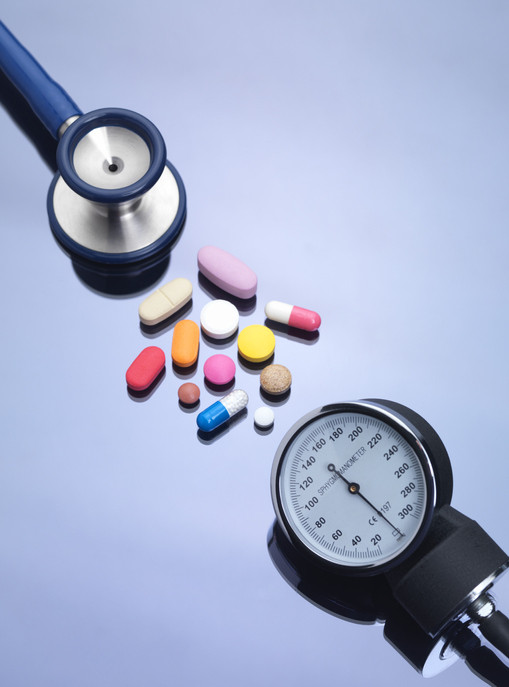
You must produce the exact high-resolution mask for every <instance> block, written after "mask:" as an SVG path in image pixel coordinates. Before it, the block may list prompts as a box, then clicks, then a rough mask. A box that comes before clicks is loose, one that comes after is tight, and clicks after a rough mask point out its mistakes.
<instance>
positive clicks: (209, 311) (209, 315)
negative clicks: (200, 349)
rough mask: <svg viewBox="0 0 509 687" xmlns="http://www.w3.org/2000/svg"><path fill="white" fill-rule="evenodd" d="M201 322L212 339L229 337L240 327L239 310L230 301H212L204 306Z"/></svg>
mask: <svg viewBox="0 0 509 687" xmlns="http://www.w3.org/2000/svg"><path fill="white" fill-rule="evenodd" d="M200 324H201V328H202V329H203V332H204V333H205V334H206V335H207V336H210V338H211V339H227V338H228V337H229V336H233V334H235V332H236V331H237V329H238V327H239V311H238V310H237V308H236V307H235V306H234V305H233V303H230V302H229V301H223V300H221V299H218V300H215V301H210V302H209V303H207V305H205V306H204V307H203V308H202V311H201V313H200Z"/></svg>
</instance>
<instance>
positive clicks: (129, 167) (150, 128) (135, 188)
mask: <svg viewBox="0 0 509 687" xmlns="http://www.w3.org/2000/svg"><path fill="white" fill-rule="evenodd" d="M0 68H1V69H2V71H3V72H4V73H5V75H6V76H7V78H8V79H9V80H10V81H11V83H12V84H13V85H14V86H15V88H16V89H17V90H18V91H19V92H20V93H21V95H23V97H24V98H25V100H26V101H27V103H28V104H29V106H30V107H31V108H32V110H33V111H34V113H35V114H36V115H37V117H38V118H39V119H40V121H41V122H42V123H43V124H44V125H45V127H46V128H47V129H48V130H49V131H50V133H51V134H52V135H53V136H54V138H55V139H57V140H58V147H57V154H56V159H57V167H58V172H57V174H56V175H55V177H54V178H53V181H52V182H51V185H50V189H49V192H48V198H47V210H48V216H49V221H50V226H51V229H52V231H53V234H54V236H55V238H56V239H57V241H58V242H59V244H60V245H61V246H62V248H63V249H64V250H65V252H67V253H68V255H69V256H70V257H71V258H72V260H73V261H74V262H75V263H77V264H78V265H82V266H84V267H85V268H87V269H92V268H97V269H98V270H100V271H102V272H103V273H105V274H106V273H108V272H112V273H122V272H125V271H129V270H131V269H134V270H138V269H140V268H142V267H144V266H148V267H150V266H152V265H154V264H157V263H159V262H160V261H162V260H164V259H165V258H166V257H167V256H168V254H169V251H170V250H171V247H172V246H173V244H174V243H175V241H176V239H177V238H178V236H179V234H180V232H181V230H182V228H183V225H184V222H185V216H186V193H185V189H184V184H183V182H182V179H181V177H180V175H179V174H178V172H177V170H176V169H175V167H174V166H173V165H172V164H171V163H170V162H169V161H168V160H167V159H166V146H165V143H164V140H163V137H162V136H161V133H160V132H159V130H158V129H157V128H156V127H155V126H154V124H152V122H150V121H149V120H148V119H147V118H146V117H143V116H142V115H140V114H138V113H136V112H132V111H131V110H125V109H121V108H104V109H100V110H94V111H93V112H89V113H87V114H83V113H82V112H81V110H80V109H79V108H78V107H77V105H76V104H75V103H74V101H73V100H72V99H71V98H70V97H69V95H68V94H67V93H66V92H65V91H64V90H63V89H62V88H61V87H60V86H59V85H58V84H56V83H55V82H54V81H53V80H52V79H51V78H50V77H49V76H48V74H47V73H46V72H45V71H44V70H43V68H42V67H41V66H40V65H39V64H38V63H37V62H36V60H35V59H34V58H33V56H32V55H31V54H30V53H29V52H28V51H27V50H26V49H25V48H24V47H23V46H22V45H21V44H20V43H19V41H18V40H17V39H16V38H15V37H14V36H13V35H12V33H10V31H9V30H8V29H7V28H6V27H5V26H4V24H2V23H1V22H0Z"/></svg>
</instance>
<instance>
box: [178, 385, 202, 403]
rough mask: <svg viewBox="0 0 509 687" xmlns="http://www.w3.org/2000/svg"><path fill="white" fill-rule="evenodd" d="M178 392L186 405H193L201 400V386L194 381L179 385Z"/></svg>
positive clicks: (180, 399)
mask: <svg viewBox="0 0 509 687" xmlns="http://www.w3.org/2000/svg"><path fill="white" fill-rule="evenodd" d="M177 394H178V397H179V401H180V402H181V403H183V404H184V405H186V406H193V405H194V404H195V403H198V401H199V400H200V388H199V387H197V386H196V384H193V383H192V382H186V383H185V384H182V386H179V390H178V392H177Z"/></svg>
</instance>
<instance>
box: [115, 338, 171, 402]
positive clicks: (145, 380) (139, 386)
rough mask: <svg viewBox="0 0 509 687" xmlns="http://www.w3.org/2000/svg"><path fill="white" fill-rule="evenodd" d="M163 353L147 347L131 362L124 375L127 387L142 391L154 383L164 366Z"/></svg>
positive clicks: (155, 348)
mask: <svg viewBox="0 0 509 687" xmlns="http://www.w3.org/2000/svg"><path fill="white" fill-rule="evenodd" d="M165 363H166V358H165V356H164V351H162V350H161V349H160V348H158V347H157V346H148V347H147V348H144V349H143V350H142V352H141V353H140V354H139V355H138V356H137V357H136V358H135V359H134V360H133V362H132V363H131V365H130V366H129V369H128V370H127V372H126V373H125V381H126V382H127V386H128V387H130V388H131V389H133V390H134V391H144V390H145V389H148V387H149V386H150V385H151V384H152V382H154V381H155V379H156V378H157V375H158V374H159V373H160V372H161V370H162V369H163V367H164V366H165Z"/></svg>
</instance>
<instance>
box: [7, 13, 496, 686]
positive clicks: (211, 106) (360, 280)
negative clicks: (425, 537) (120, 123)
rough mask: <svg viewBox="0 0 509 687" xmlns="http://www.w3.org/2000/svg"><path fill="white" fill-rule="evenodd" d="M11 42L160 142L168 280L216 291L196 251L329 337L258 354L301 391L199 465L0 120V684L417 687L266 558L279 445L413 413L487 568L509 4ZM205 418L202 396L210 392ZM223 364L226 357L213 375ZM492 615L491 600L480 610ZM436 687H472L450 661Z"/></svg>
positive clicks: (245, 20)
mask: <svg viewBox="0 0 509 687" xmlns="http://www.w3.org/2000/svg"><path fill="white" fill-rule="evenodd" d="M2 14H3V16H2V19H3V21H4V22H5V23H6V24H7V26H9V28H10V29H11V30H12V31H13V32H14V33H15V34H16V35H17V36H18V38H19V39H20V40H21V41H22V42H23V43H25V45H26V46H27V47H28V48H29V49H30V50H31V51H32V52H33V54H34V55H35V56H36V57H37V58H38V59H39V60H40V61H41V63H42V64H43V65H44V67H45V68H46V69H47V71H48V72H49V73H50V74H51V75H52V77H53V78H54V79H56V80H57V81H59V82H60V83H61V84H62V85H63V86H64V87H65V88H67V90H68V91H69V92H70V94H71V96H72V97H73V98H74V99H75V100H76V102H77V103H78V104H79V105H80V106H81V108H82V109H83V110H84V111H87V110H92V109H95V108H98V107H106V106H118V107H127V108H131V109H134V110H136V111H139V112H141V113H142V114H145V115H146V116H147V117H149V118H150V119H151V120H152V121H154V123H155V124H156V125H157V126H158V127H159V128H160V130H161V132H162V134H163V136H164V138H165V140H166V143H167V148H168V157H169V159H170V160H171V161H172V162H173V163H174V164H175V166H176V167H177V169H178V170H179V171H180V173H181V175H182V177H183V179H184V183H185V185H186V188H187V192H188V220H187V225H186V228H185V231H184V234H183V235H182V238H181V240H180V241H179V243H178V245H177V246H176V248H175V249H174V251H173V253H172V257H171V261H170V265H169V269H168V271H167V273H166V274H165V275H164V276H163V278H162V279H163V280H164V281H167V280H169V279H171V278H173V277H176V276H186V277H188V278H189V279H191V281H192V282H193V285H194V287H195V291H194V297H193V307H192V310H191V312H190V313H188V317H191V318H194V319H197V318H198V317H199V312H200V309H201V307H202V306H203V305H204V304H205V303H206V302H207V301H208V299H209V294H208V293H207V292H206V291H205V290H204V289H203V288H202V287H201V286H200V285H199V284H198V279H197V268H196V253H197V251H198V249H199V248H200V247H201V246H202V245H205V244H209V243H212V244H216V245H218V246H221V247H223V248H226V249H228V250H230V251H231V252H232V253H234V254H235V255H237V256H238V257H239V258H241V259H243V260H244V261H246V262H247V263H248V264H249V265H250V266H251V267H252V268H253V269H254V270H255V271H256V272H257V273H258V277H259V290H258V298H257V304H256V308H255V309H254V310H253V311H251V312H248V313H243V314H242V319H241V325H242V326H244V325H247V324H252V323H258V322H263V320H264V316H263V305H264V303H265V302H266V301H267V300H270V299H274V298H275V299H279V300H283V301H287V302H293V303H296V304H299V305H302V306H305V307H306V306H307V307H311V308H314V309H316V310H318V311H320V312H321V314H322V317H323V326H322V328H321V331H320V336H319V339H318V340H317V341H316V342H315V343H314V344H313V345H306V344H305V343H303V342H302V341H299V340H294V339H292V338H288V337H285V336H281V335H280V334H278V336H277V349H276V358H275V361H276V362H280V363H283V364H285V365H287V366H288V367H290V369H291V370H292V372H293V376H294V384H293V389H292V392H291V395H290V397H289V399H288V400H287V401H286V403H284V404H281V405H278V406H276V407H275V411H276V422H275V425H274V429H273V431H272V432H271V433H270V434H268V435H266V436H261V435H260V434H257V433H256V432H255V431H254V429H253V412H254V409H255V408H256V407H257V406H258V405H259V404H260V403H261V399H260V394H259V383H258V376H257V375H256V374H253V373H252V372H250V371H247V370H245V369H243V368H242V367H240V366H239V368H238V372H237V385H238V386H239V387H240V388H244V389H245V390H246V391H247V392H248V394H249V395H250V397H251V402H250V405H249V410H248V414H247V416H245V417H244V418H243V419H241V421H239V422H237V423H235V424H234V425H233V426H232V427H231V428H230V429H229V431H227V432H225V433H224V434H223V435H222V436H221V437H220V438H219V439H218V440H217V441H215V442H212V443H209V444H206V443H202V442H200V441H199V440H198V438H197V435H196V429H195V414H191V413H190V414H186V413H184V412H182V410H181V409H180V408H179V407H178V403H177V396H176V390H177V388H178V386H179V384H180V383H181V381H182V380H181V378H179V377H178V376H177V375H176V374H175V373H174V371H173V370H172V368H171V366H170V365H168V367H167V370H166V376H165V378H164V379H163V381H162V382H161V384H160V386H159V387H158V388H157V389H156V391H155V392H154V394H153V395H152V396H151V397H150V398H148V399H147V400H145V401H144V402H136V401H134V400H133V399H132V398H130V396H129V395H128V394H127V391H126V387H125V382H124V373H125V370H126V368H127V367H128V365H129V364H130V362H131V361H132V359H133V358H134V357H135V356H136V355H137V353H138V352H139V351H140V350H141V348H143V347H144V346H146V345H149V344H155V345H159V346H161V347H163V348H164V350H165V351H166V353H167V355H168V357H169V351H170V345H171V328H168V329H166V330H164V331H162V332H160V333H159V334H158V335H157V336H153V337H150V336H147V335H146V334H144V333H143V332H142V331H141V330H140V327H139V322H138V317H137V307H138V303H139V302H140V300H141V299H142V298H143V297H144V296H145V295H146V294H145V293H143V294H137V295H135V296H132V297H125V298H111V297H105V296H103V295H101V294H99V293H96V292H95V291H93V290H91V289H89V288H87V286H86V285H84V284H83V282H81V281H80V280H79V279H78V277H77V276H76V274H75V273H74V271H73V269H72V266H71V263H70V261H69V260H68V259H67V257H66V256H65V255H64V254H63V253H62V252H61V250H60V249H59V248H58V247H57V245H56V243H55V241H54V239H53V237H52V235H51V232H50V229H49V226H48V223H47V218H46V210H45V199H46V193H47V189H48V186H49V183H50V180H51V172H50V170H49V169H48V167H47V165H46V164H45V163H44V162H43V160H42V159H41V157H40V156H39V155H38V154H37V152H36V150H35V148H34V147H33V145H32V143H31V141H29V140H28V139H27V137H26V136H25V135H24V134H23V133H22V132H21V131H20V130H19V129H18V128H17V127H16V125H15V124H14V123H13V121H12V120H11V118H10V117H9V116H8V115H7V114H6V112H5V111H4V110H3V109H0V140H1V151H2V152H1V156H0V175H1V179H2V189H1V191H0V200H1V213H0V217H1V219H0V224H1V225H2V231H1V236H2V269H1V271H0V282H1V288H2V290H1V293H2V341H1V351H2V365H1V368H2V375H1V378H2V393H1V396H0V413H1V414H0V417H1V426H2V431H1V433H0V461H1V462H0V683H1V684H2V685H5V687H27V686H28V685H30V686H32V685H34V686H35V685H37V686H38V687H46V686H47V687H50V686H51V687H60V686H62V687H63V686H65V687H68V686H69V685H72V686H73V687H90V685H94V687H106V686H107V687H111V686H112V685H119V686H120V685H121V686H122V687H141V686H142V685H143V686H145V685H150V686H151V687H163V686H166V685H183V686H185V687H197V686H201V685H213V686H216V685H217V686H219V685H221V687H234V686H235V687H238V686H239V685H242V686H243V687H250V686H253V687H254V686H256V687H259V686H260V685H264V686H266V687H273V686H275V685H279V684H288V685H290V684H292V685H296V686H297V685H298V686H299V687H300V686H307V685H310V684H313V685H320V684H327V685H351V686H354V685H355V686H360V685H378V686H379V687H381V686H382V685H391V686H392V685H405V686H406V687H411V686H412V685H419V684H421V683H422V678H421V677H420V676H418V675H417V673H415V672H414V671H413V669H412V668H411V667H410V666H409V665H407V664H406V662H405V661H404V660H403V659H402V658H401V657H400V656H399V655H397V654H396V652H395V651H394V650H393V649H392V648H391V647H390V646H389V645H388V644H387V643H386V642H385V641H384V640H383V638H382V631H381V628H380V627H363V626H359V625H353V624H348V623H346V622H343V621H341V620H338V619H337V618H334V617H332V616H330V615H328V614H326V613H324V612H322V611H320V610H319V609H317V608H315V607H313V606H312V605H311V604H309V603H307V602H306V601H304V600H303V599H302V598H301V597H300V596H298V595H297V594H296V593H295V592H294V591H293V590H292V589H291V588H290V587H289V586H288V585H287V584H286V583H285V582H284V581H283V579H282V578H281V577H280V576H279V574H278V573H277V571H276V570H275V568H274V567H273V565H272V563H271V561H270V559H269V556H268V554H267V549H266V534H267V531H268V528H269V526H270V525H271V523H272V520H273V510H272V505H271V501H270V493H269V475H270V467H271V463H272V458H273V455H274V453H275V450H276V448H277V446H278V444H279V441H280V440H281V438H282V436H283V435H284V434H285V432H286V431H287V429H288V428H289V427H290V426H291V425H292V424H293V423H294V422H295V421H296V420H297V419H298V418H299V417H300V416H301V415H303V414H305V413H306V412H308V411H309V410H312V409H314V408H315V407H317V406H320V405H322V404H324V403H329V402H335V401H341V400H349V399H357V398H362V397H366V396H370V397H385V398H390V399H392V400H395V401H399V402H401V403H404V404H407V405H409V406H411V407H413V408H414V409H415V410H417V411H418V412H419V413H421V414H422V415H424V417H426V419H428V421H429V422H431V423H432V424H433V425H434V427H435V428H436V429H437V431H438V432H439V434H440V435H441V436H442V438H443V440H444V442H445V444H446V446H447V448H448V450H449V453H450V455H451V458H452V462H453V468H454V476H455V494H454V498H453V505H454V506H456V507H457V508H458V509H460V510H462V511H464V512H466V513H467V514H468V515H469V516H471V517H473V518H475V519H476V520H478V521H479V522H480V524H481V525H483V526H484V527H485V529H486V530H487V531H488V532H489V533H490V534H491V536H493V538H494V539H495V540H496V541H497V542H498V543H499V544H500V545H501V546H502V547H504V548H505V549H506V550H507V549H509V533H508V527H507V524H508V515H507V510H506V506H507V477H508V475H509V469H508V467H507V460H508V450H507V444H508V438H507V437H508V423H507V386H508V364H507V348H508V341H507V339H508V337H507V332H508V321H507V317H508V315H507V312H508V308H507V301H508V298H507V293H508V281H509V279H508V267H507V253H508V239H507V236H508V233H507V217H508V210H509V208H508V201H507V160H508V159H509V130H508V126H509V125H508V122H509V117H508V109H509V108H508V106H509V95H508V94H509V89H508V69H509V42H508V41H507V35H508V28H509V26H508V24H509V8H508V6H507V4H506V3H504V2H501V1H496V0H485V1H484V2H482V3H481V2H473V1H468V0H467V1H462V2H459V1H446V2H428V3H415V2H412V3H409V2H405V1H403V0H401V1H392V2H386V3H380V2H376V1H374V0H373V1H368V0H361V1H360V2H337V1H336V2H332V1H330V2H308V1H299V2H288V1H276V2H274V1H271V2H259V1H253V0H250V2H234V1H233V0H219V1H217V2H205V1H196V0H187V1H186V2H183V1H181V2H162V1H161V2H158V1H156V0H148V1H147V2H143V3H141V2H140V3H135V2H127V3H126V2H123V1H122V2H120V1H119V0H115V1H112V2H110V1H108V0H106V2H99V1H98V0H89V1H88V2H86V3H78V4H76V3H63V2H57V1H56V0H49V1H48V2H45V3H39V2H34V1H33V0H27V1H25V2H6V3H4V5H3V12H2ZM216 350H217V349H214V348H213V347H212V346H210V345H209V344H208V343H207V342H204V341H202V345H201V353H200V363H199V367H198V369H197V371H196V373H195V375H194V376H193V377H192V381H195V382H197V383H199V384H200V386H201V387H202V389H203V391H202V401H201V408H202V409H203V408H204V407H206V406H207V405H208V404H209V403H210V402H212V401H214V400H216V398H217V396H215V395H214V394H213V393H211V392H210V391H209V390H207V389H205V388H204V387H203V377H202V371H201V366H202V364H203V362H204V361H205V359H206V357H207V356H208V355H210V354H211V353H213V352H216ZM221 350H224V352H226V353H231V354H232V355H234V356H235V344H232V345H231V346H230V347H229V348H226V349H221ZM495 596H496V598H497V599H498V601H499V604H500V606H501V607H502V608H505V610H506V612H509V582H508V580H507V579H502V580H501V582H500V583H499V584H498V585H497V587H496V589H495ZM433 684H434V685H436V687H440V686H444V687H445V686H450V685H458V684H461V685H475V684H479V682H478V680H477V679H476V678H475V677H474V676H473V675H472V674H471V673H469V671H468V670H467V669H466V667H465V666H464V665H462V664H460V663H457V664H456V665H455V666H454V667H452V668H451V669H450V670H449V671H448V672H446V673H444V674H442V675H441V676H439V677H437V678H435V679H434V681H433Z"/></svg>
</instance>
